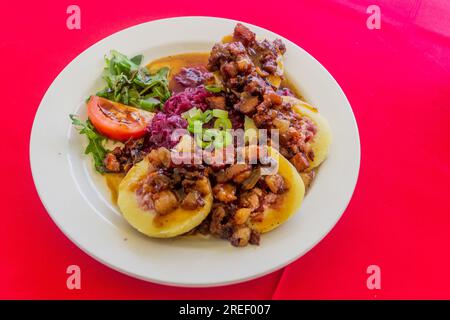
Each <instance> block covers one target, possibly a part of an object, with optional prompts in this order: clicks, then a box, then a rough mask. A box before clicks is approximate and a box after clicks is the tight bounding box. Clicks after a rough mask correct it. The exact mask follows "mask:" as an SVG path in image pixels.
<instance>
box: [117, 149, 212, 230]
mask: <svg viewBox="0 0 450 320" xmlns="http://www.w3.org/2000/svg"><path fill="white" fill-rule="evenodd" d="M148 168H149V161H148V160H147V158H145V159H144V160H142V161H141V162H139V163H137V164H135V165H134V166H133V167H132V168H131V170H130V171H129V172H128V173H127V175H126V176H125V178H124V179H123V180H122V182H121V183H120V185H119V195H118V199H117V204H118V206H119V208H120V210H121V211H122V214H123V216H124V218H125V219H126V220H127V221H128V222H129V223H130V224H131V225H132V226H133V227H134V228H136V229H137V230H138V231H140V232H142V233H143V234H145V235H147V236H149V237H155V238H171V237H175V236H178V235H181V234H183V233H186V232H188V231H190V230H192V229H193V228H195V227H197V226H198V225H199V224H200V223H201V222H202V221H203V220H204V219H205V218H206V217H207V215H208V214H209V212H210V210H211V207H212V202H213V196H212V193H211V185H210V183H209V180H208V183H207V189H208V190H207V191H208V192H209V193H208V194H207V195H206V196H203V200H204V205H203V206H202V207H199V208H197V209H194V210H187V209H183V208H182V207H177V208H176V209H175V210H173V211H170V212H169V213H167V214H164V215H160V214H158V213H157V212H156V211H155V210H152V209H149V210H144V209H143V208H142V207H141V206H140V205H139V204H138V197H137V195H136V186H137V185H138V184H139V182H140V181H141V180H142V179H144V178H145V177H146V176H147V174H148ZM163 196H164V197H166V196H167V197H170V196H172V194H171V193H169V194H163ZM161 200H164V199H161Z"/></svg>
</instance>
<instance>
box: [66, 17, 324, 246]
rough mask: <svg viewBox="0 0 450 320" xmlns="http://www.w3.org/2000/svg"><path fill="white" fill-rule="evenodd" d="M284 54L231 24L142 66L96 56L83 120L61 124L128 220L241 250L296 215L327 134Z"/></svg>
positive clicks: (156, 231)
mask: <svg viewBox="0 0 450 320" xmlns="http://www.w3.org/2000/svg"><path fill="white" fill-rule="evenodd" d="M285 52H286V47H285V45H284V43H283V42H282V41H281V40H280V39H275V40H273V41H269V40H267V39H259V38H258V37H257V36H256V34H255V33H254V32H252V31H251V30H250V29H249V28H248V27H246V26H245V25H243V24H241V23H238V24H236V25H235V28H234V31H233V33H232V34H230V35H226V36H224V37H223V39H221V41H220V42H218V43H216V44H215V45H214V46H213V47H212V49H211V51H210V52H206V53H205V52H186V53H182V54H177V55H171V56H166V57H161V58H159V59H156V60H153V61H151V62H149V63H148V64H147V65H145V66H143V65H142V62H143V61H142V60H143V56H142V55H137V56H134V57H127V56H126V55H124V54H121V53H120V52H118V51H115V50H112V51H111V52H110V53H109V54H108V55H107V56H106V57H105V68H104V72H103V79H104V81H105V87H104V88H103V89H102V90H100V91H98V92H95V93H93V94H92V95H91V96H90V97H89V98H88V99H87V101H86V110H87V117H88V118H87V119H86V120H85V121H84V120H81V118H80V117H78V116H76V115H70V118H71V120H72V123H73V125H74V126H75V128H76V129H78V130H79V133H81V134H84V135H85V136H86V138H87V146H86V149H85V153H86V154H87V155H89V156H91V157H92V159H93V160H92V161H93V164H94V167H95V170H96V171H97V174H100V175H103V176H104V179H105V182H106V184H107V185H108V187H109V189H110V192H111V198H112V201H113V202H115V203H116V204H117V206H118V208H119V209H120V211H121V213H122V215H123V217H124V218H125V220H126V221H127V222H128V223H129V224H131V225H132V226H133V227H134V228H135V229H136V230H138V231H139V232H141V233H143V234H145V235H147V236H149V237H155V238H172V237H177V236H181V235H189V236H193V235H203V236H213V237H216V238H221V239H226V240H228V241H230V243H231V244H232V245H233V246H237V247H242V246H246V245H248V244H253V245H258V244H260V241H261V235H262V234H264V233H266V232H269V231H271V230H273V229H275V228H277V227H278V226H280V225H282V224H283V223H285V222H286V221H288V219H289V218H290V217H291V216H292V215H294V214H295V213H296V212H298V209H299V208H300V206H301V204H302V201H303V198H304V196H305V193H307V191H308V189H309V188H311V186H312V184H313V181H314V179H315V177H316V175H317V174H318V170H319V167H320V165H321V164H322V162H323V161H324V160H325V159H326V157H327V155H328V150H329V146H330V143H331V130H330V126H329V125H328V122H327V120H326V119H325V118H324V117H323V116H322V115H321V113H319V110H318V109H316V108H315V107H313V106H311V105H310V104H308V103H307V102H305V99H304V98H303V97H302V95H301V94H300V92H299V91H298V90H297V88H296V87H295V86H294V85H293V84H292V83H291V82H290V81H289V79H288V77H286V75H285V66H284V62H283V56H284V54H285Z"/></svg>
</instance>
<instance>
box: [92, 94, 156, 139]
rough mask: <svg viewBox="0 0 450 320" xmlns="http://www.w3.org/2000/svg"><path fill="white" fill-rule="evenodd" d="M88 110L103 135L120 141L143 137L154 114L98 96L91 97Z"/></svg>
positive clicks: (96, 127) (93, 122) (95, 125)
mask: <svg viewBox="0 0 450 320" xmlns="http://www.w3.org/2000/svg"><path fill="white" fill-rule="evenodd" d="M87 110H88V117H89V120H91V122H92V124H93V125H94V127H95V129H97V130H98V132H100V133H101V134H102V135H104V136H106V137H108V138H110V139H113V140H118V141H127V140H128V139H130V138H134V139H137V138H140V137H142V136H143V135H144V134H145V132H146V128H147V126H148V124H149V123H150V122H151V121H152V118H153V115H154V114H153V113H151V112H148V111H145V110H141V109H138V108H134V107H130V106H126V105H124V104H121V103H118V102H114V101H111V100H108V99H105V98H102V97H98V96H92V97H91V98H90V99H89V102H88V105H87Z"/></svg>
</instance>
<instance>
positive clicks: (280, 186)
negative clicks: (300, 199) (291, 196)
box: [264, 174, 286, 194]
mask: <svg viewBox="0 0 450 320" xmlns="http://www.w3.org/2000/svg"><path fill="white" fill-rule="evenodd" d="M264 182H265V183H266V185H267V187H268V188H269V189H270V191H272V192H273V193H278V194H279V193H283V192H284V191H285V187H286V186H285V184H286V183H285V182H284V178H283V177H282V176H280V175H279V174H273V175H269V176H265V177H264Z"/></svg>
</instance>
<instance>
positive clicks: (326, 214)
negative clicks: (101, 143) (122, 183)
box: [30, 17, 360, 286]
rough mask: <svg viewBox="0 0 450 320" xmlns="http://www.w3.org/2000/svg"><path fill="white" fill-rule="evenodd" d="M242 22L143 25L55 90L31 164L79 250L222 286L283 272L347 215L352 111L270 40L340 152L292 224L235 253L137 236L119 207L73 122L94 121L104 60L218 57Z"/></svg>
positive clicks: (134, 272) (121, 264) (172, 278)
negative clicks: (112, 56) (90, 100)
mask: <svg viewBox="0 0 450 320" xmlns="http://www.w3.org/2000/svg"><path fill="white" fill-rule="evenodd" d="M236 22H237V21H232V20H226V19H219V18H210V17H182V18H173V19H164V20H157V21H152V22H148V23H143V24H140V25H137V26H134V27H131V28H128V29H125V30H123V31H120V32H118V33H115V34H113V35H111V36H109V37H107V38H105V39H103V40H101V41H100V42H98V43H96V44H94V45H93V46H91V47H90V48H88V49H87V50H86V51H84V52H83V53H81V54H80V55H79V56H78V57H76V58H75V59H74V60H73V61H72V62H71V63H70V64H69V65H68V66H67V67H66V68H65V69H64V70H63V71H62V72H61V73H60V74H59V75H58V77H57V78H56V79H55V81H53V83H52V85H51V86H50V88H49V89H48V91H47V93H46V94H45V96H44V98H43V99H42V102H41V104H40V106H39V109H38V111H37V114H36V117H35V119H34V124H33V130H32V134H31V142H30V159H31V168H32V172H33V178H34V182H35V184H36V188H37V191H38V193H39V196H40V197H41V200H42V202H43V203H44V206H45V207H46V209H47V211H48V213H49V214H50V216H51V217H52V219H53V220H54V221H55V223H56V224H57V225H58V226H59V228H60V229H61V230H62V231H63V232H64V233H65V234H66V236H67V237H69V238H70V239H71V240H72V241H73V242H74V243H75V244H76V245H77V246H78V247H80V248H81V249H82V250H84V251H85V252H87V253H88V254H89V255H91V256H92V257H93V258H95V259H97V260H98V261H100V262H102V263H104V264H106V265H108V266H110V267H111V268H113V269H116V270H118V271H120V272H123V273H126V274H128V275H130V276H133V277H136V278H140V279H144V280H148V281H152V282H157V283H163V284H170V285H178V286H215V285H223V284H230V283H237V282H241V281H245V280H249V279H253V278H256V277H259V276H262V275H264V274H267V273H269V272H272V271H275V270H277V269H279V268H281V267H283V266H285V265H287V264H288V263H290V262H292V261H294V260H295V259H297V258H299V257H300V256H302V255H303V254H305V253H306V252H307V251H308V250H310V249H311V248H312V247H314V246H315V245H316V244H317V243H318V242H319V241H320V240H321V239H322V238H323V237H324V236H325V235H326V234H327V233H328V232H329V231H330V230H331V229H332V227H333V226H334V225H335V224H336V222H337V221H338V220H339V218H340V217H341V215H342V213H343V212H344V210H345V208H346V206H347V204H348V202H349V200H350V198H351V196H352V193H353V189H354V187H355V184H356V180H357V176H358V171H359V161H360V144H359V135H358V129H357V125H356V122H355V118H354V116H353V113H352V110H351V107H350V105H349V102H348V101H347V98H346V97H345V95H344V93H343V92H342V90H341V88H340V87H339V85H338V84H337V83H336V81H335V80H334V79H333V77H332V76H331V75H330V74H329V73H328V72H327V71H326V70H325V68H324V67H323V66H322V65H320V63H319V62H317V61H316V60H315V59H314V58H313V57H312V56H311V55H309V54H308V53H307V52H306V51H304V50H303V49H301V48H300V47H298V46H297V45H295V44H294V43H292V42H290V41H289V40H287V39H284V38H283V37H280V36H278V35H276V34H274V33H273V32H270V31H268V30H265V29H262V28H259V27H256V26H252V25H249V24H247V25H248V26H250V27H251V29H252V30H253V31H254V32H256V34H257V35H258V36H259V37H264V38H268V39H275V38H277V37H278V38H281V39H282V40H283V41H284V43H285V44H286V48H287V53H286V56H285V66H286V70H287V72H288V74H289V76H290V77H291V78H292V79H293V80H294V83H295V84H296V85H297V86H298V87H299V89H300V90H301V92H302V93H303V94H304V96H305V97H306V99H307V100H308V101H309V102H310V103H312V104H313V105H315V106H316V107H318V108H319V110H320V112H321V113H322V114H323V115H324V116H325V117H326V118H327V119H328V121H329V123H330V125H331V128H332V132H333V143H332V146H331V149H330V154H329V158H328V159H327V160H326V161H325V163H324V164H323V165H322V167H321V168H320V171H319V174H318V177H317V179H316V180H315V182H314V185H313V187H312V189H311V190H310V192H309V193H308V195H307V196H306V198H305V200H304V202H303V205H302V207H301V210H300V211H299V212H298V213H297V214H296V215H295V216H294V217H293V218H291V219H290V220H289V221H288V222H287V223H285V224H284V225H282V226H281V227H279V228H277V229H276V230H274V231H272V232H270V233H268V234H265V235H263V236H262V241H261V245H260V246H251V245H250V246H247V247H245V248H234V247H232V246H231V245H230V244H229V243H228V242H227V241H223V240H217V239H209V240H205V239H199V238H187V237H182V238H177V239H171V240H157V239H150V238H147V237H145V236H143V235H141V234H139V233H138V232H137V231H135V230H134V229H132V227H130V226H129V225H128V223H127V222H126V221H125V220H124V219H123V218H122V217H121V215H120V213H119V211H118V209H117V208H116V207H115V206H114V204H112V203H111V201H110V195H109V193H108V190H107V189H106V187H105V184H104V181H103V179H102V177H101V176H99V175H97V174H96V173H94V171H93V169H92V162H91V158H90V157H87V156H85V155H84V154H83V150H84V147H85V144H86V141H85V139H84V137H83V136H80V135H79V134H78V133H77V132H76V131H75V130H74V129H73V128H72V126H71V125H70V121H69V114H71V113H76V114H79V115H80V116H81V117H82V118H85V117H86V111H85V106H84V101H85V99H86V97H87V96H89V95H90V94H92V93H94V92H96V91H97V90H99V89H100V88H101V87H102V80H101V73H102V69H103V64H104V60H103V57H104V55H105V54H107V53H108V52H109V51H110V50H111V49H117V50H119V51H120V52H123V53H125V54H127V55H130V56H133V55H135V54H139V53H142V54H144V56H145V59H144V62H148V61H150V60H153V59H155V58H159V57H164V56H168V55H170V54H175V53H182V52H192V51H209V50H210V48H211V47H212V46H213V44H214V43H215V42H217V41H219V40H220V39H221V38H222V36H224V35H226V34H229V33H231V32H232V30H233V28H234V25H235V23H236Z"/></svg>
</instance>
